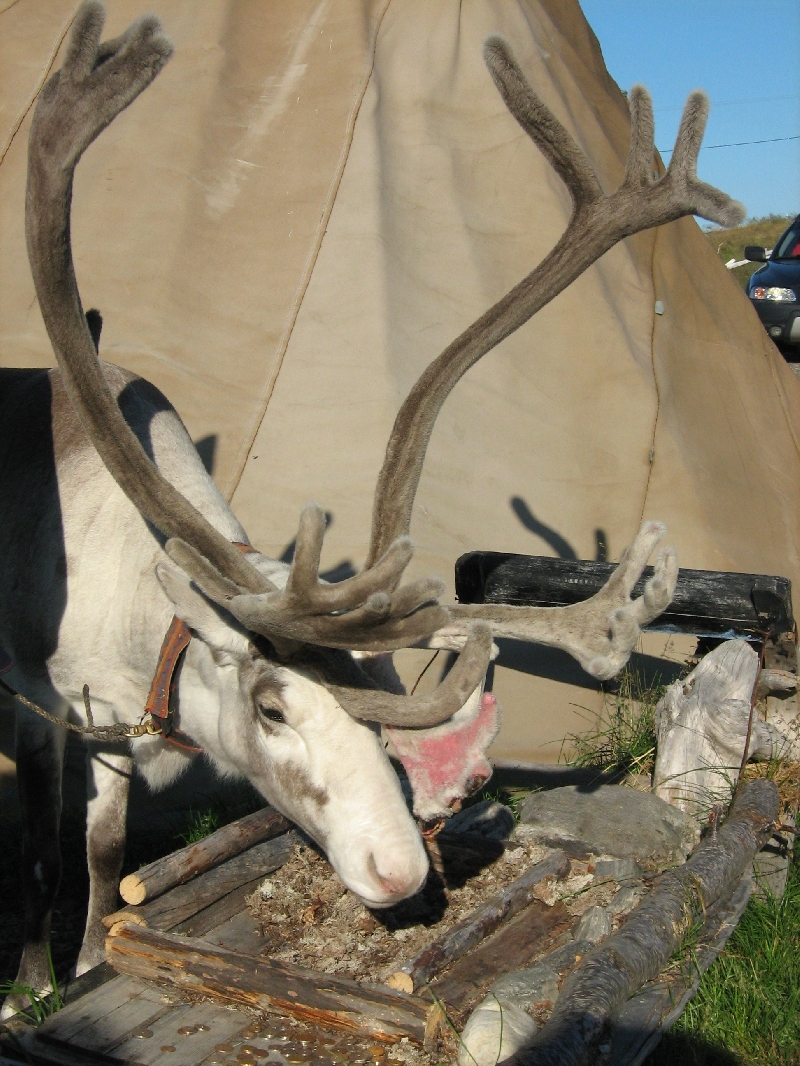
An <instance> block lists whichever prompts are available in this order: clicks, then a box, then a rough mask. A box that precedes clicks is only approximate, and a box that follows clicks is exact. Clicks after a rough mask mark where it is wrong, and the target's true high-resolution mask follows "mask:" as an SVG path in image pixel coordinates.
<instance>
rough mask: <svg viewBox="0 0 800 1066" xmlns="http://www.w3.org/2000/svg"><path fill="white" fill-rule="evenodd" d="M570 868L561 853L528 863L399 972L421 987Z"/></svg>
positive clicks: (565, 873)
mask: <svg viewBox="0 0 800 1066" xmlns="http://www.w3.org/2000/svg"><path fill="white" fill-rule="evenodd" d="M569 870H570V862H569V859H568V858H567V856H566V855H565V854H564V852H563V851H554V852H552V854H550V855H548V856H547V858H546V859H543V860H542V862H538V863H536V865H535V866H531V868H530V869H529V870H526V871H525V873H524V874H522V876H521V877H518V878H517V879H516V880H515V881H512V882H511V884H510V885H508V886H507V887H506V888H504V889H503V890H502V891H501V892H498V893H496V894H495V895H494V896H492V897H491V898H490V899H488V900H487V901H486V902H485V903H483V904H481V906H480V907H477V908H476V909H475V910H474V911H473V912H472V913H471V914H469V915H467V917H466V918H464V919H463V921H461V922H459V923H458V924H457V925H454V926H453V927H452V928H451V929H449V930H448V931H447V932H446V933H445V934H443V936H441V937H439V938H438V939H437V940H434V941H433V943H432V944H429V945H428V946H427V947H425V948H423V949H422V951H420V952H419V954H417V955H415V956H414V958H413V959H410V960H409V961H408V962H406V963H404V964H403V965H402V966H399V967H398V972H399V973H405V974H408V976H409V977H410V978H411V980H412V981H413V984H414V989H415V990H417V989H419V988H421V987H422V986H423V985H425V984H426V983H427V982H428V981H430V980H431V979H432V978H433V977H434V976H435V975H436V974H438V973H441V971H442V970H444V969H445V968H446V967H448V966H450V965H452V964H453V963H454V962H455V961H456V959H460V958H461V956H462V955H465V954H466V953H467V952H468V951H469V950H470V949H471V948H473V947H475V945H476V944H478V943H480V941H481V940H483V938H484V937H486V936H488V935H489V934H490V933H492V932H494V930H495V929H497V928H498V927H499V926H500V925H501V924H502V923H503V922H505V921H508V920H509V919H510V918H513V916H514V915H515V914H518V913H519V912H520V911H521V910H522V909H523V907H527V906H528V904H529V903H531V902H532V901H533V900H534V898H535V896H534V894H533V890H534V888H535V887H536V885H538V884H539V883H540V882H541V881H543V880H544V879H545V878H546V877H551V878H553V879H555V880H560V879H561V878H563V877H566V876H567V875H568V873H569Z"/></svg>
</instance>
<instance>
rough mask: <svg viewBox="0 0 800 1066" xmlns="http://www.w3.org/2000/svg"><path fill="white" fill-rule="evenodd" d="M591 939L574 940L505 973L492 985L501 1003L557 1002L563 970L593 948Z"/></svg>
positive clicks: (514, 1004) (520, 1006)
mask: <svg viewBox="0 0 800 1066" xmlns="http://www.w3.org/2000/svg"><path fill="white" fill-rule="evenodd" d="M592 946H593V945H592V944H590V943H589V941H588V940H577V939H576V940H573V941H571V942H570V943H569V944H565V945H564V946H563V947H560V948H557V949H556V950H555V951H551V952H550V954H549V955H547V956H546V957H545V958H544V959H542V961H541V962H537V963H536V965H535V966H529V967H528V968H527V969H525V970H514V971H512V972H511V973H506V974H503V976H502V977H498V979H497V980H496V981H495V982H494V983H493V984H492V986H491V988H490V989H489V991H490V992H492V993H494V995H495V996H497V998H498V999H499V1000H500V1002H501V1003H510V1004H511V1005H512V1006H515V1007H519V1008H520V1010H525V1009H527V1008H528V1007H530V1006H532V1005H533V1004H534V1003H538V1002H539V1001H541V1000H543V999H549V1000H550V1002H551V1003H555V1001H556V1000H557V999H558V991H559V984H560V980H561V972H562V971H563V970H567V969H569V968H570V967H572V966H573V965H574V963H575V960H576V959H577V958H580V957H581V956H583V955H585V954H586V952H587V951H590V950H591V948H592Z"/></svg>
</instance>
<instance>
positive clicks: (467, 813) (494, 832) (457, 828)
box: [446, 800, 517, 840]
mask: <svg viewBox="0 0 800 1066" xmlns="http://www.w3.org/2000/svg"><path fill="white" fill-rule="evenodd" d="M516 824H517V823H516V819H515V818H514V812H513V811H512V810H511V808H510V807H506V806H505V805H504V804H502V803H499V802H498V801H497V800H482V801H481V802H480V803H474V804H473V805H472V806H471V807H466V808H465V809H464V810H463V811H459V813H458V814H454V815H453V817H452V818H450V819H448V822H447V827H446V828H447V832H448V833H478V834H480V836H483V837H488V838H489V839H491V840H505V839H506V838H507V837H510V836H511V834H512V833H513V832H514V826H515V825H516Z"/></svg>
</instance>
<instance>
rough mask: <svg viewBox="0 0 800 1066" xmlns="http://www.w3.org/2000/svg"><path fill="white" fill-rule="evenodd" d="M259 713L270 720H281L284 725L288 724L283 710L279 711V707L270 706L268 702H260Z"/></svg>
mask: <svg viewBox="0 0 800 1066" xmlns="http://www.w3.org/2000/svg"><path fill="white" fill-rule="evenodd" d="M258 713H259V714H260V715H261V717H262V718H267V719H268V720H269V721H270V722H280V723H282V724H283V725H285V724H286V719H285V718H284V717H283V712H282V711H279V710H278V708H277V707H270V706H269V705H268V704H265V703H259V705H258Z"/></svg>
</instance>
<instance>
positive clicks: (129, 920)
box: [102, 910, 147, 936]
mask: <svg viewBox="0 0 800 1066" xmlns="http://www.w3.org/2000/svg"><path fill="white" fill-rule="evenodd" d="M102 921H103V925H104V926H105V927H106V929H108V935H109V936H116V935H117V933H116V932H115V931H114V930H117V931H119V930H118V927H119V926H121V925H144V926H146V925H147V922H146V921H145V919H144V918H143V916H142V915H141V914H137V913H136V911H129V910H121V911H114V913H113V914H107V915H106V916H105V918H103V920H102Z"/></svg>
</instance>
